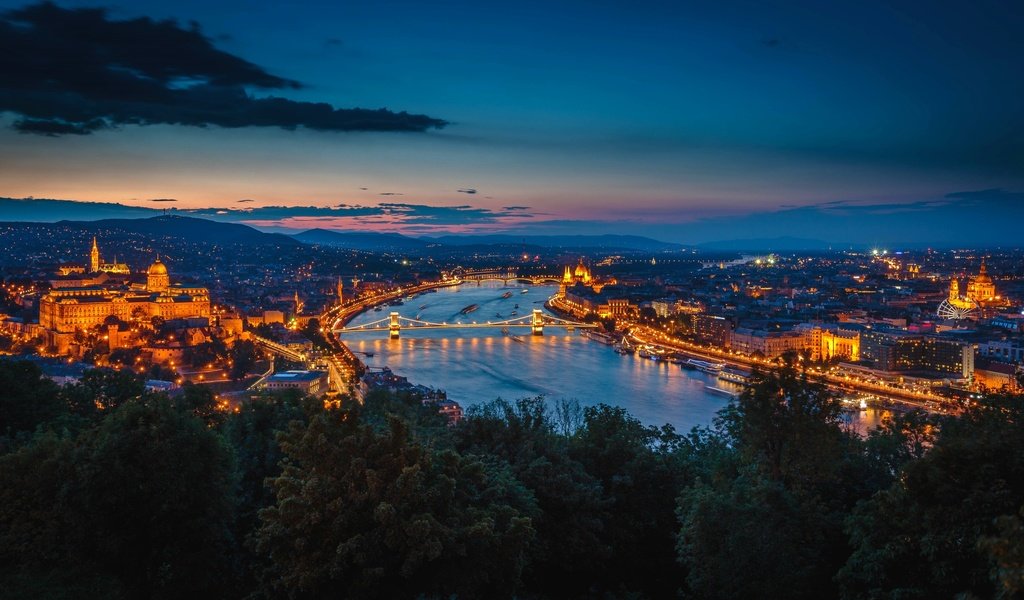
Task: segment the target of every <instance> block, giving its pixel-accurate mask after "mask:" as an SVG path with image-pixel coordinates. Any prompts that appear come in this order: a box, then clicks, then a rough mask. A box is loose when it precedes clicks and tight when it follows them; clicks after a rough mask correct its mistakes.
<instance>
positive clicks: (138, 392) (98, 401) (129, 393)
mask: <svg viewBox="0 0 1024 600" xmlns="http://www.w3.org/2000/svg"><path fill="white" fill-rule="evenodd" d="M79 386H80V387H81V390H80V391H81V392H83V393H84V397H83V396H77V397H78V398H79V399H80V400H84V401H86V402H87V401H90V400H91V402H92V404H94V405H95V406H94V407H95V408H99V409H101V410H114V409H116V408H118V407H119V406H121V405H123V404H125V403H126V402H128V401H129V400H132V399H135V398H139V397H140V396H142V394H143V393H144V392H145V391H146V382H145V381H144V380H143V379H142V377H140V376H138V375H136V374H135V373H133V372H132V371H130V370H115V369H89V370H88V371H86V372H85V373H83V374H82V380H81V382H80V383H78V384H77V385H76V386H75V387H79ZM79 409H80V410H82V411H85V412H88V410H89V408H88V407H87V406H79Z"/></svg>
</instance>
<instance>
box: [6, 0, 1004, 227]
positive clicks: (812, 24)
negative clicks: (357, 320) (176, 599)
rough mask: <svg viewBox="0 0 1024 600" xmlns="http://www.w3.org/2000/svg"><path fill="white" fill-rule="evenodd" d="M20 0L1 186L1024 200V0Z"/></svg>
mask: <svg viewBox="0 0 1024 600" xmlns="http://www.w3.org/2000/svg"><path fill="white" fill-rule="evenodd" d="M101 1H102V0H100V2H101ZM98 6H105V7H106V8H107V9H108V10H107V12H106V13H99V12H80V11H77V10H72V9H80V8H82V7H90V8H95V7H98ZM0 13H3V16H0V196H3V197H9V198H23V197H28V196H33V197H36V198H61V199H74V200H83V201H99V202H113V203H120V204H125V205H134V206H147V207H151V208H171V207H173V208H176V209H179V210H186V209H214V210H213V211H207V210H201V211H200V212H202V213H210V214H213V215H216V214H217V210H216V209H220V211H222V212H221V214H220V215H219V216H220V217H221V218H227V219H230V220H239V221H244V222H250V223H252V224H256V225H260V226H263V227H271V228H273V227H291V228H300V229H301V228H309V227H315V226H320V227H335V228H339V229H381V230H390V231H401V232H404V233H410V234H429V233H435V232H436V233H445V232H459V231H472V232H511V233H514V232H516V231H524V230H528V231H530V232H531V233H538V234H541V233H600V232H621V233H638V234H646V235H650V236H652V237H658V238H661V239H667V240H672V241H681V242H688V241H707V240H710V239H728V238H730V237H774V236H775V235H802V236H804V237H825V236H826V234H825V233H823V232H819V231H815V229H819V228H826V227H837V226H838V227H840V228H843V229H845V230H846V231H844V232H843V234H844V237H843V241H865V242H870V241H873V238H879V239H882V240H883V241H884V239H885V238H888V237H891V236H898V235H899V234H900V233H899V232H900V231H905V230H906V228H908V227H909V228H914V227H925V226H927V227H929V228H938V229H939V231H935V232H934V235H935V236H936V238H935V239H936V240H939V241H945V240H949V239H950V238H953V239H956V236H955V235H952V234H951V233H950V231H949V228H950V227H955V226H960V227H965V226H966V227H973V226H978V227H983V226H984V225H983V222H981V221H979V222H978V223H977V224H974V223H973V222H970V223H966V224H965V222H964V221H963V220H962V218H961V217H960V216H959V215H962V212H961V211H962V210H974V211H978V210H979V209H981V210H982V211H986V209H991V210H993V211H1004V213H1003V214H1005V215H1006V216H1008V217H1013V218H1017V217H1024V207H1022V206H1021V205H1022V204H1024V199H1022V197H1021V192H1022V191H1024V102H1022V98H1024V77H1021V76H1020V74H1021V73H1022V72H1024V4H1021V3H1019V2H1006V1H995V0H993V1H989V0H972V1H971V2H962V1H958V2H946V1H943V0H938V1H931V2H891V3H886V2H875V1H871V0H865V1H858V2H827V3H823V2H818V1H806V2H803V1H799V2H797V1H792V2H770V1H769V2H766V1H749V2H742V1H722V2H686V1H681V2H667V1H665V2H648V1H644V0H636V1H633V2H628V3H627V2H621V1H620V2H611V1H607V0H585V1H584V0H580V1H573V0H553V1H552V0H548V1H546V2H545V1H538V2H529V1H521V2H515V3H498V2H480V1H479V0H477V1H468V0H452V1H448V2H422V0H420V1H410V2H404V1H402V2H389V1H380V2H347V1H343V2H300V1H295V2H281V1H269V0H266V1H259V0H256V1H254V0H247V1H236V0H228V1H218V2H210V1H209V0H203V1H195V0H178V1H176V2H155V1H150V0H133V1H132V2H130V3H120V4H107V5H104V4H101V3H98V2H97V0H90V1H82V2H80V1H61V2H58V3H57V4H56V5H36V4H33V5H30V4H25V3H24V2H11V1H9V0H0ZM143 17H149V18H152V19H154V20H155V21H148V20H141V19H140V18H143ZM164 19H174V20H176V24H172V23H164V22H160V21H162V20H164ZM193 23H194V24H195V25H193ZM271 97H273V98H277V99H276V100H271V99H269V98H271ZM325 104H326V105H330V106H326V105H325ZM353 108H360V109H371V110H369V111H353V110H350V109H353ZM382 108H386V109H388V110H387V111H377V110H376V109H382ZM154 199H164V200H169V199H173V200H174V201H173V202H159V203H155V202H152V200H154ZM268 207H269V208H268ZM837 207H839V208H841V209H842V210H838V208H837ZM965 207H966V208H965ZM83 208H84V207H83ZM239 211H244V212H239ZM4 212H5V208H4V205H0V220H3V219H4V217H5V215H4ZM101 213H102V211H97V212H96V215H97V216H103V215H102V214H101ZM837 215H838V216H837ZM879 215H885V217H884V218H879ZM893 215H896V216H893ZM59 216H60V215H53V218H58V217H59ZM854 232H856V233H854ZM927 235H929V234H928V233H927V232H926V233H924V234H922V236H923V237H924V238H926V237H927ZM1006 235H1007V236H1008V239H1006V240H997V241H1000V242H1001V243H1011V242H1016V241H1017V240H1015V239H1013V238H1014V236H1015V235H1016V234H1015V231H1014V230H1010V229H1007V233H1006ZM857 236H860V238H861V239H857Z"/></svg>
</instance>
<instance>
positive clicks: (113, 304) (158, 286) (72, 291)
mask: <svg viewBox="0 0 1024 600" xmlns="http://www.w3.org/2000/svg"><path fill="white" fill-rule="evenodd" d="M93 248H94V251H95V245H94V246H93ZM209 316H210V293H209V290H207V289H206V288H204V287H193V286H183V285H179V284H175V285H171V282H170V275H169V273H168V271H167V266H166V265H165V264H164V263H163V262H162V261H161V260H160V258H159V257H157V259H156V260H155V261H154V262H153V264H152V265H150V267H149V269H148V270H147V271H146V283H145V284H119V285H104V284H101V285H88V286H83V287H62V288H53V289H51V290H50V291H49V292H48V293H47V294H46V295H44V296H43V297H42V298H41V299H40V301H39V325H40V327H41V328H42V329H43V330H44V331H45V332H46V343H47V345H48V346H50V347H51V348H54V349H56V351H57V352H60V353H64V352H66V351H67V349H68V348H69V346H70V344H71V342H72V341H73V339H74V336H75V334H76V333H78V332H83V331H87V330H89V329H92V328H95V327H97V326H100V325H103V323H104V321H106V319H107V318H108V317H117V318H118V319H120V320H122V321H125V322H132V321H134V322H139V323H142V324H148V323H149V322H150V321H151V319H152V318H153V317H161V318H163V319H183V318H191V317H209Z"/></svg>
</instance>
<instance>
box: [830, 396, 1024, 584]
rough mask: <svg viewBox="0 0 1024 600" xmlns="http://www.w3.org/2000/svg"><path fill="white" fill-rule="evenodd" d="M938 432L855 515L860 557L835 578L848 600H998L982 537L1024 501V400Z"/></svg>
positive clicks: (1004, 402)
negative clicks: (961, 598) (967, 599)
mask: <svg viewBox="0 0 1024 600" xmlns="http://www.w3.org/2000/svg"><path fill="white" fill-rule="evenodd" d="M938 429H939V433H938V435H937V436H936V438H935V443H934V446H933V447H932V448H931V449H930V450H929V451H928V452H927V453H925V454H924V455H923V456H922V457H921V458H920V459H917V460H912V461H910V462H908V463H907V464H906V465H904V466H903V467H902V469H901V470H900V473H899V476H898V477H897V478H896V480H895V482H894V483H893V484H892V485H891V486H890V487H889V488H888V489H885V490H883V491H882V492H879V493H878V494H876V495H875V496H873V497H872V498H871V499H870V500H868V501H866V502H864V503H863V504H862V505H860V506H859V507H858V508H857V509H856V510H855V511H854V513H853V515H852V516H851V517H850V518H849V520H848V522H847V530H848V532H849V535H850V542H851V545H852V547H853V549H854V550H853V553H852V554H851V556H850V558H849V560H848V561H847V563H846V565H845V566H844V567H843V568H842V570H841V571H840V572H839V574H838V577H837V578H838V581H839V582H840V584H841V586H842V590H843V594H844V596H845V597H847V598H858V597H864V596H870V597H890V598H891V597H908V598H909V597H921V598H939V597H947V598H948V597H953V596H957V595H960V594H965V595H968V596H973V597H991V596H993V595H995V593H996V590H997V587H998V585H1000V584H999V583H998V582H997V581H995V580H994V579H993V569H992V562H991V558H990V555H989V554H988V552H986V549H985V544H984V540H986V539H988V538H992V537H996V536H998V535H999V534H1000V530H999V528H997V526H996V525H995V523H996V522H997V521H996V520H997V518H999V517H1002V516H1004V515H1012V514H1014V513H1015V512H1017V510H1018V509H1019V508H1020V506H1021V504H1024V398H1022V397H1020V396H1016V397H1013V396H1008V395H996V396H989V397H986V398H984V399H982V400H981V401H979V402H978V403H977V404H976V405H973V406H969V407H967V409H966V410H965V412H964V414H962V415H960V416H957V417H946V418H943V419H941V420H940V421H939V424H938ZM995 575H996V576H997V577H1001V576H1000V575H999V573H998V571H997V572H996V573H995Z"/></svg>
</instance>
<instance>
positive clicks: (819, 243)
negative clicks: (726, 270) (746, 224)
mask: <svg viewBox="0 0 1024 600" xmlns="http://www.w3.org/2000/svg"><path fill="white" fill-rule="evenodd" d="M848 246H849V244H841V243H835V242H826V241H823V240H816V239H811V238H799V237H790V236H782V237H777V238H751V239H742V240H719V241H715V242H707V243H704V244H698V246H697V247H698V248H700V249H701V250H717V251H730V252H740V251H750V252H772V251H777V252H789V251H797V250H815V251H817V250H839V249H843V248H846V247H848Z"/></svg>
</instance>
